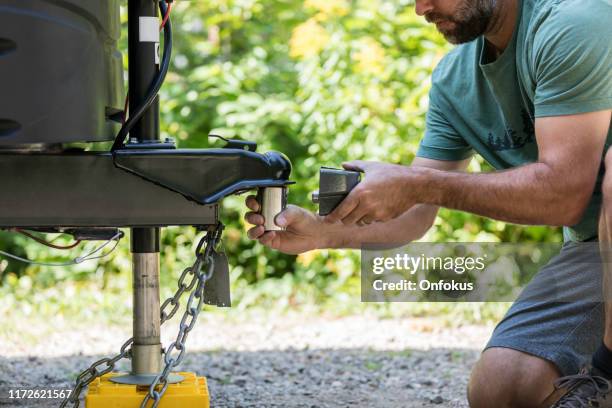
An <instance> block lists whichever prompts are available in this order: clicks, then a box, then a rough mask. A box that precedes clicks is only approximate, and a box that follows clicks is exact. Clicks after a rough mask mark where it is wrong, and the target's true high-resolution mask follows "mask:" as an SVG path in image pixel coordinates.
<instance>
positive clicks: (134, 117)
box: [111, 1, 172, 152]
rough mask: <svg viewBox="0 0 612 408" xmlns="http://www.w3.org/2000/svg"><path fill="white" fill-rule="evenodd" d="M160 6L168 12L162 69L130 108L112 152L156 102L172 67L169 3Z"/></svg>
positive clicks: (162, 2)
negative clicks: (142, 95)
mask: <svg viewBox="0 0 612 408" xmlns="http://www.w3.org/2000/svg"><path fill="white" fill-rule="evenodd" d="M159 8H160V10H161V14H162V15H163V16H165V15H166V14H168V19H167V20H166V23H165V25H164V55H163V57H162V62H161V66H160V70H159V72H158V74H157V76H156V77H155V78H154V79H153V82H152V83H151V86H150V87H149V90H148V92H147V95H146V97H145V100H144V101H143V103H142V104H141V105H140V106H138V107H137V108H136V109H134V112H132V111H131V109H130V117H129V119H128V120H126V121H125V123H124V124H123V125H122V126H121V129H119V133H117V136H116V137H115V141H114V142H113V146H112V147H111V152H114V151H115V150H117V149H120V148H122V147H124V146H125V144H124V142H125V138H126V137H127V135H128V133H129V132H130V130H132V128H133V127H134V125H136V123H137V122H138V121H139V120H140V118H141V117H142V115H144V114H145V112H146V111H147V110H148V109H149V108H150V107H151V105H152V104H153V102H155V98H156V97H157V94H158V93H159V90H160V89H161V86H162V84H163V83H164V80H165V79H166V74H167V73H168V69H169V68H170V60H171V57H172V22H171V20H170V15H169V13H168V5H167V4H166V3H165V2H164V1H160V2H159ZM124 116H125V115H124Z"/></svg>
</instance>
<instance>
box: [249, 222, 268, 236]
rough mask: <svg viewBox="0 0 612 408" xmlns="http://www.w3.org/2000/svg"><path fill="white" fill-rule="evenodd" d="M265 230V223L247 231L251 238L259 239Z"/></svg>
mask: <svg viewBox="0 0 612 408" xmlns="http://www.w3.org/2000/svg"><path fill="white" fill-rule="evenodd" d="M264 232H265V230H264V227H263V225H258V226H256V227H253V228H251V229H250V230H248V231H247V236H248V237H249V238H250V239H259V238H260V237H261V236H262V235H263V233H264Z"/></svg>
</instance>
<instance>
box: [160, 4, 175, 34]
mask: <svg viewBox="0 0 612 408" xmlns="http://www.w3.org/2000/svg"><path fill="white" fill-rule="evenodd" d="M166 3H169V4H168V11H166V15H165V16H164V19H163V20H162V23H161V25H160V26H159V29H160V31H161V30H163V29H164V26H165V25H166V23H167V22H168V19H169V18H170V13H172V5H173V4H174V3H172V2H169V1H166Z"/></svg>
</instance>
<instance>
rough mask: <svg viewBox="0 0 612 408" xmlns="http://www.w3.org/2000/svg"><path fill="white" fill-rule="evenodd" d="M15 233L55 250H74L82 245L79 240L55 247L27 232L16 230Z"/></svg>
mask: <svg viewBox="0 0 612 408" xmlns="http://www.w3.org/2000/svg"><path fill="white" fill-rule="evenodd" d="M15 231H16V232H18V233H20V234H21V235H25V236H26V237H28V238H30V239H33V240H34V241H36V242H38V243H39V244H43V245H45V246H48V247H49V248H53V249H62V250H64V249H72V248H74V247H76V246H77V245H79V244H80V243H81V240H77V241H75V242H74V243H73V244H71V245H68V246H61V245H55V244H53V243H51V242H49V241H45V240H44V239H42V238H39V237H37V236H36V235H32V234H30V233H29V232H27V231H24V230H22V229H20V228H15Z"/></svg>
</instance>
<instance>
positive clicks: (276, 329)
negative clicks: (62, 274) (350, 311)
mask: <svg viewBox="0 0 612 408" xmlns="http://www.w3.org/2000/svg"><path fill="white" fill-rule="evenodd" d="M200 316H201V320H200V321H199V322H198V324H197V325H196V326H195V328H194V330H193V331H192V332H191V334H190V335H189V339H188V341H187V355H186V358H185V360H184V361H183V364H182V366H181V367H179V369H180V370H181V371H195V372H197V373H198V374H199V375H204V376H206V378H207V380H208V384H209V390H210V394H211V405H212V406H213V407H215V408H250V407H316V408H321V407H330V408H336V407H364V408H370V407H384V408H387V407H388V408H428V407H429V408H433V407H439V406H443V407H449V408H467V407H468V404H467V401H466V399H465V389H466V385H467V381H468V378H469V373H470V369H471V366H472V365H473V364H474V363H475V362H476V360H477V358H478V356H479V354H480V350H481V349H482V347H483V346H484V344H485V343H486V340H487V339H488V337H489V335H490V333H491V331H492V327H484V326H464V327H459V328H445V327H442V326H440V327H438V326H436V325H435V323H432V322H429V321H428V322H426V323H427V324H425V323H424V322H423V320H424V319H385V320H380V319H377V318H374V317H367V316H350V317H345V318H335V319H329V318H327V319H326V318H323V317H308V316H299V315H298V316H294V315H288V316H261V317H254V318H252V319H249V320H245V321H240V322H235V321H226V319H224V318H223V315H220V314H216V313H215V314H209V315H206V314H205V313H204V314H202V315H200ZM48 324H49V328H52V330H47V331H46V332H45V333H46V334H45V335H44V336H42V335H41V337H40V341H38V342H36V343H35V344H24V343H23V342H21V341H19V337H18V336H15V337H14V338H13V337H10V338H2V337H0V406H1V407H4V406H7V407H8V406H10V407H37V408H47V407H49V408H50V407H57V406H58V405H59V401H58V400H55V401H51V400H48V401H45V400H37V401H36V402H31V401H30V402H25V404H21V405H20V404H19V403H18V402H17V403H16V402H15V401H12V402H10V403H9V404H5V405H3V402H2V401H3V400H2V399H1V398H2V397H6V392H7V391H6V390H7V389H8V388H9V387H24V386H27V387H33V386H37V387H48V388H67V387H70V386H71V383H72V382H73V381H74V378H75V377H76V375H78V373H79V372H80V371H81V370H83V369H84V368H86V367H88V366H89V364H91V362H93V361H95V360H97V359H99V358H102V357H104V356H107V355H111V354H115V353H116V351H117V350H118V349H119V347H120V346H121V344H122V343H123V341H124V339H127V338H128V337H129V336H130V335H131V333H130V327H105V326H100V327H91V326H88V327H82V328H77V329H74V328H71V329H68V328H66V327H62V325H61V324H55V323H54V322H53V321H49V322H48ZM422 327H427V330H420V328H422ZM49 328H47V329H49ZM41 330H42V329H41ZM176 330H177V325H176V322H169V323H167V325H165V326H164V329H163V330H162V332H163V333H162V341H163V342H164V344H169V342H170V341H172V340H173V337H174V336H175V335H176ZM129 367H130V366H129V361H125V360H124V361H121V362H120V363H119V365H118V368H119V369H120V370H124V371H129ZM2 394H4V395H2ZM28 404H30V405H28Z"/></svg>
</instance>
